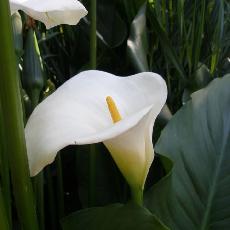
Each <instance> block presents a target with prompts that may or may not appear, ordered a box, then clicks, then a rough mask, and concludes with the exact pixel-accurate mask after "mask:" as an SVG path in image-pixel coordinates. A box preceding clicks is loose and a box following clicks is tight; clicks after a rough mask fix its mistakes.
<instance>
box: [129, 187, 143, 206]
mask: <svg viewBox="0 0 230 230" xmlns="http://www.w3.org/2000/svg"><path fill="white" fill-rule="evenodd" d="M130 188H131V196H132V201H133V202H134V203H136V204H137V205H140V206H142V205H143V190H142V189H141V188H135V187H130Z"/></svg>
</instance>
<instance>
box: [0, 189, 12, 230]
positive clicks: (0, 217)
mask: <svg viewBox="0 0 230 230" xmlns="http://www.w3.org/2000/svg"><path fill="white" fill-rule="evenodd" d="M0 229H2V230H10V227H9V223H8V220H7V213H6V209H5V202H4V198H3V195H2V190H1V188H0Z"/></svg>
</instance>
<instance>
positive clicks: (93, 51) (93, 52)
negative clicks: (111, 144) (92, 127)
mask: <svg viewBox="0 0 230 230" xmlns="http://www.w3.org/2000/svg"><path fill="white" fill-rule="evenodd" d="M90 26H91V27H90V68H91V69H96V67H97V0H91V1H90ZM89 151H90V162H89V164H90V165H89V175H90V178H89V206H90V207H91V206H94V203H95V180H96V146H95V145H91V146H90V150H89Z"/></svg>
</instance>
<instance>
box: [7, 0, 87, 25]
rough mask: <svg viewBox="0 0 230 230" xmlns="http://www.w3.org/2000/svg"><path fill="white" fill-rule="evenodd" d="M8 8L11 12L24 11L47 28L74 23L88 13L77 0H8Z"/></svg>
mask: <svg viewBox="0 0 230 230" xmlns="http://www.w3.org/2000/svg"><path fill="white" fill-rule="evenodd" d="M10 9H11V14H13V13H15V12H16V11H17V10H22V11H24V12H25V13H26V14H28V15H29V16H30V17H32V18H34V19H36V20H39V21H41V22H43V23H44V24H45V25H46V28H47V29H50V28H52V27H54V26H57V25H60V24H69V25H76V24H77V23H78V22H79V20H80V19H81V18H82V17H84V16H86V14H87V13H88V12H87V10H86V9H85V7H84V6H83V5H82V4H81V3H80V2H79V1H77V0H10Z"/></svg>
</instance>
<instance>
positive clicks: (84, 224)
mask: <svg viewBox="0 0 230 230" xmlns="http://www.w3.org/2000/svg"><path fill="white" fill-rule="evenodd" d="M61 224H62V228H63V230H75V229H78V230H84V229H85V230H118V229H119V230H128V229H132V230H149V229H156V230H166V229H168V228H167V227H166V226H165V225H163V224H162V223H161V222H160V220H159V219H157V218H156V217H155V216H154V215H152V214H151V213H150V212H149V211H148V210H147V209H145V208H143V207H140V206H137V205H135V204H133V203H128V204H126V205H123V204H113V205H109V206H106V207H98V208H90V209H84V210H82V211H79V212H75V213H73V214H71V215H69V216H67V217H65V218H64V219H63V220H62V223H61Z"/></svg>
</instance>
